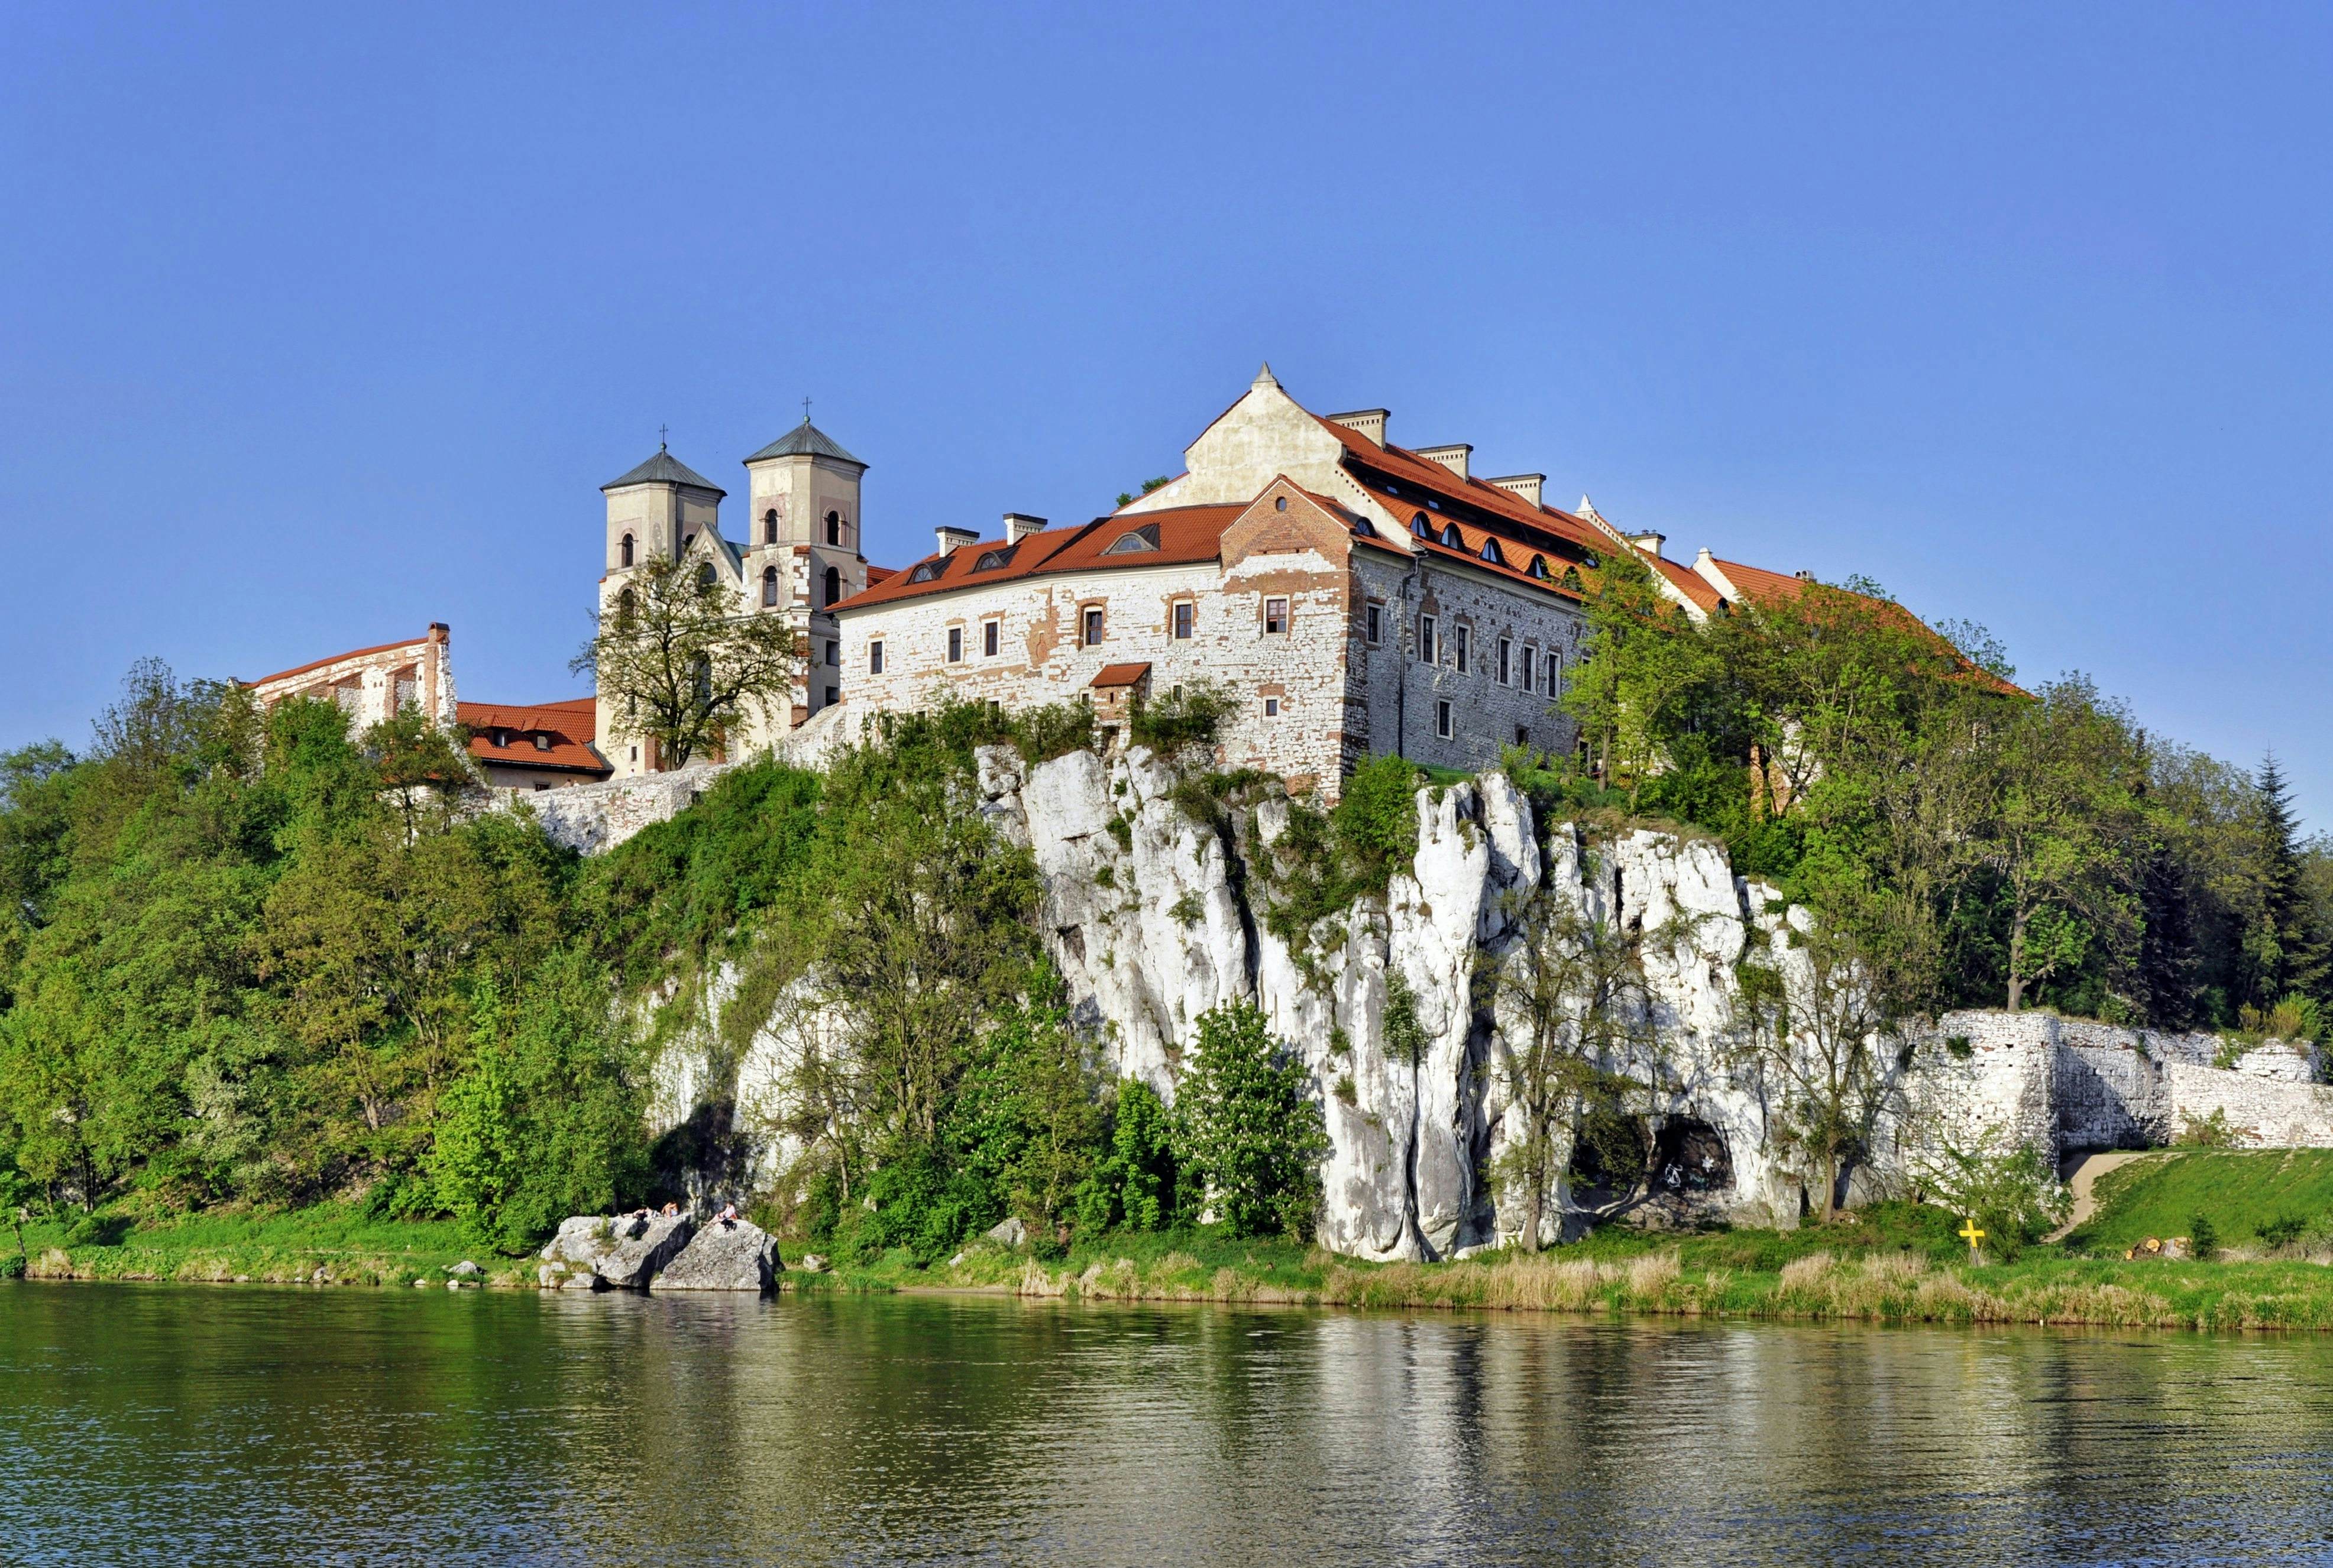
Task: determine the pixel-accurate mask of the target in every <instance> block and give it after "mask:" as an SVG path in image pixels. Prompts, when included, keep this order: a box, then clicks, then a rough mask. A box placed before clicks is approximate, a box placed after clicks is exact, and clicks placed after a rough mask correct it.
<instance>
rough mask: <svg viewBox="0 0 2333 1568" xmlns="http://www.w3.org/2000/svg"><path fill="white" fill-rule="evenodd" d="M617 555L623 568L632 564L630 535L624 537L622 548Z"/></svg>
mask: <svg viewBox="0 0 2333 1568" xmlns="http://www.w3.org/2000/svg"><path fill="white" fill-rule="evenodd" d="M618 553H619V556H620V557H621V559H622V564H624V565H625V566H629V565H631V564H632V536H631V535H630V534H629V533H628V534H626V535H624V542H623V546H622V548H621V550H619V552H618Z"/></svg>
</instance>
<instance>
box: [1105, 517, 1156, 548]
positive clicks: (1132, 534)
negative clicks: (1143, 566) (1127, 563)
mask: <svg viewBox="0 0 2333 1568" xmlns="http://www.w3.org/2000/svg"><path fill="white" fill-rule="evenodd" d="M1157 548H1158V525H1157V523H1155V522H1146V523H1144V524H1143V525H1142V526H1141V527H1140V528H1137V529H1131V530H1129V531H1127V532H1125V533H1121V534H1119V535H1118V537H1117V538H1116V539H1114V540H1111V541H1110V545H1109V549H1108V550H1104V551H1102V554H1104V555H1144V554H1147V553H1148V552H1149V551H1151V550H1157Z"/></svg>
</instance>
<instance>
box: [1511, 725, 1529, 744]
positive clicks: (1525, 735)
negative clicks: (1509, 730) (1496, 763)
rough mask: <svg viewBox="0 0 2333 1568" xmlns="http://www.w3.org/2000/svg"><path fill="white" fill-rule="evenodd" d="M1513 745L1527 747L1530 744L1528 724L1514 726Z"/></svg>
mask: <svg viewBox="0 0 2333 1568" xmlns="http://www.w3.org/2000/svg"><path fill="white" fill-rule="evenodd" d="M1515 744H1516V745H1518V746H1528V745H1530V744H1531V726H1530V725H1529V724H1517V725H1516V726H1515Z"/></svg>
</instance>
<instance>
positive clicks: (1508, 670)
mask: <svg viewBox="0 0 2333 1568" xmlns="http://www.w3.org/2000/svg"><path fill="white" fill-rule="evenodd" d="M1513 656H1514V644H1513V642H1512V641H1511V640H1510V639H1508V638H1506V637H1501V638H1500V639H1499V684H1501V685H1503V686H1505V685H1511V684H1513V671H1514V663H1513Z"/></svg>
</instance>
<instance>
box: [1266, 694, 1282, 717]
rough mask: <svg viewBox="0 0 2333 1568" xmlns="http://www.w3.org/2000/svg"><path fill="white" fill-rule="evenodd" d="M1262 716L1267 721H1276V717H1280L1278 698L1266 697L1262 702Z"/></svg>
mask: <svg viewBox="0 0 2333 1568" xmlns="http://www.w3.org/2000/svg"><path fill="white" fill-rule="evenodd" d="M1263 716H1264V717H1265V718H1267V719H1277V718H1278V717H1280V699H1279V698H1277V697H1266V698H1265V699H1264V700H1263Z"/></svg>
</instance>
